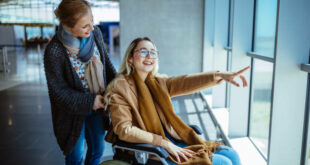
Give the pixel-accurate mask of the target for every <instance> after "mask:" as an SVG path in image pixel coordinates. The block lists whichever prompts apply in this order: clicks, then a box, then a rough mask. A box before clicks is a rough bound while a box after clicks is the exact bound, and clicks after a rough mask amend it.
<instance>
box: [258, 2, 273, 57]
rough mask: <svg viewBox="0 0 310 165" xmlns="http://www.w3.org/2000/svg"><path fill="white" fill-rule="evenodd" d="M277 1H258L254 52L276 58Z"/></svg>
mask: <svg viewBox="0 0 310 165" xmlns="http://www.w3.org/2000/svg"><path fill="white" fill-rule="evenodd" d="M276 19H277V0H256V18H255V41H254V51H255V52H257V53H259V54H262V55H264V56H267V57H273V56H274V46H275V34H276Z"/></svg>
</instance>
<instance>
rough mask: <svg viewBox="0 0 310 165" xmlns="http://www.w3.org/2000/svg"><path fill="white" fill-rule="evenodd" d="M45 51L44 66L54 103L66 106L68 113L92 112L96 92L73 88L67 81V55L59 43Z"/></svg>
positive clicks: (52, 102)
mask: <svg viewBox="0 0 310 165" xmlns="http://www.w3.org/2000/svg"><path fill="white" fill-rule="evenodd" d="M51 47H53V49H51V48H50V47H47V48H46V50H45V53H44V68H45V75H46V80H47V86H48V91H49V96H50V100H51V104H52V105H55V104H56V105H58V106H62V107H64V108H63V109H65V110H66V111H67V112H68V113H70V114H76V115H84V114H88V113H89V112H91V110H92V107H93V104H94V101H95V97H96V94H92V93H90V92H87V93H85V92H82V91H79V90H76V89H73V88H72V87H71V86H69V84H68V82H67V81H66V77H65V74H64V72H65V71H64V70H65V69H66V68H65V55H64V53H62V52H61V51H59V50H61V47H60V46H57V44H56V45H55V44H54V46H51Z"/></svg>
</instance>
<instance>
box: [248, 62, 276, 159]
mask: <svg viewBox="0 0 310 165" xmlns="http://www.w3.org/2000/svg"><path fill="white" fill-rule="evenodd" d="M252 67H253V73H252V77H253V80H252V93H251V107H250V109H251V116H250V132H249V135H250V138H251V139H252V141H253V142H254V143H255V144H256V146H257V147H258V148H259V149H260V150H261V151H262V153H263V155H264V156H265V157H267V153H268V138H269V124H270V111H271V90H272V77H273V63H270V62H266V61H263V60H259V59H254V62H253V66H252Z"/></svg>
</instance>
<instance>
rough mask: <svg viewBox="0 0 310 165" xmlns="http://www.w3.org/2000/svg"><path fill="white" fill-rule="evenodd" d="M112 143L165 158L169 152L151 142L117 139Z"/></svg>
mask: <svg viewBox="0 0 310 165" xmlns="http://www.w3.org/2000/svg"><path fill="white" fill-rule="evenodd" d="M113 145H118V146H120V147H125V148H130V149H133V150H140V151H144V152H149V153H154V154H157V155H158V156H160V157H162V158H165V159H166V158H168V157H169V153H168V152H167V151H166V150H165V149H164V148H162V147H160V146H155V145H151V144H141V143H129V142H124V141H121V140H118V141H117V142H116V143H114V144H113Z"/></svg>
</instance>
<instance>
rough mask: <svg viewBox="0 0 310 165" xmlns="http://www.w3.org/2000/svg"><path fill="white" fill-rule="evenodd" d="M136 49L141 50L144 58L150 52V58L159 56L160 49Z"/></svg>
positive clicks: (141, 55) (140, 53)
mask: <svg viewBox="0 0 310 165" xmlns="http://www.w3.org/2000/svg"><path fill="white" fill-rule="evenodd" d="M136 51H139V55H140V57H143V58H146V56H147V55H148V54H150V58H154V59H155V58H157V56H158V51H155V50H151V51H148V50H147V49H145V48H141V49H139V50H136Z"/></svg>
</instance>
